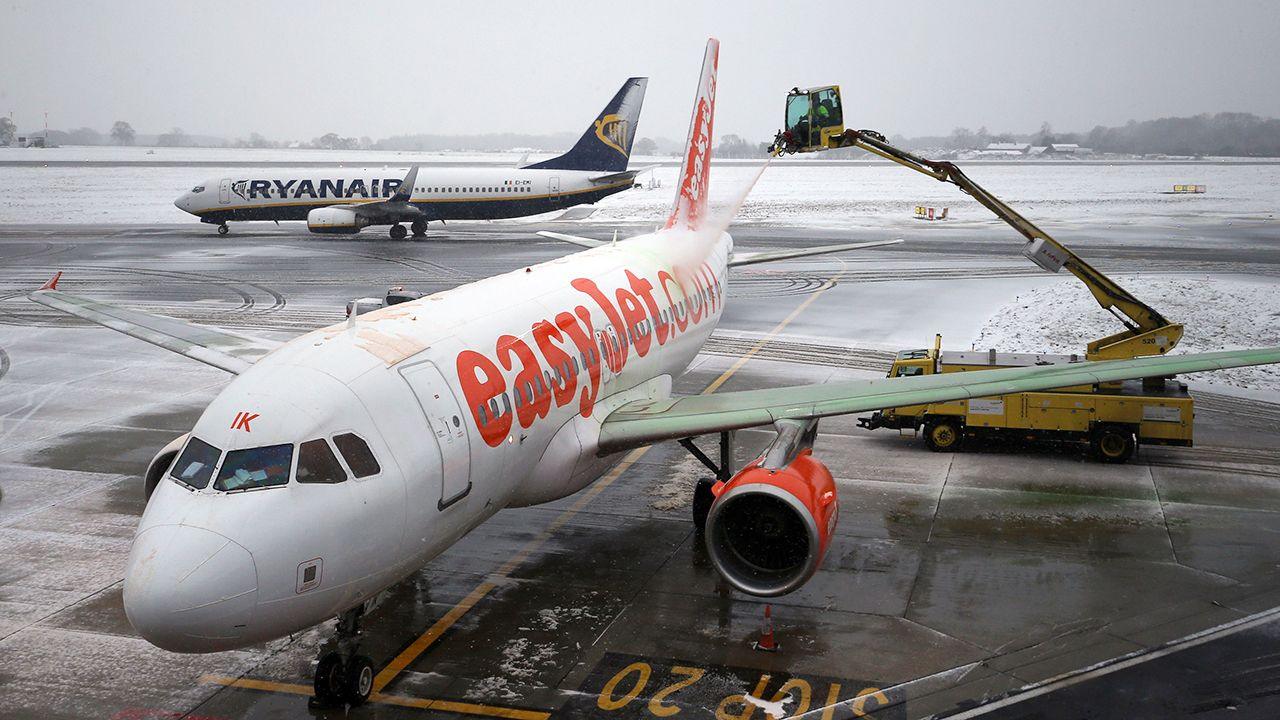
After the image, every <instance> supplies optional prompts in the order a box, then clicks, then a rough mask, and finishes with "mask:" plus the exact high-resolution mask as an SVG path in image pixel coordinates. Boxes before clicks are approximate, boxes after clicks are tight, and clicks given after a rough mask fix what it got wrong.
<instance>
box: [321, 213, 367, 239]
mask: <svg viewBox="0 0 1280 720" xmlns="http://www.w3.org/2000/svg"><path fill="white" fill-rule="evenodd" d="M367 225H369V219H368V218H366V217H363V216H361V215H360V214H359V213H357V212H356V211H355V210H351V209H349V208H343V207H322V208H316V209H315V210H312V211H311V212H309V213H307V229H308V230H310V231H311V232H313V233H337V234H351V233H357V232H360V228H362V227H365V226H367Z"/></svg>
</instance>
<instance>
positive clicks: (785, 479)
mask: <svg viewBox="0 0 1280 720" xmlns="http://www.w3.org/2000/svg"><path fill="white" fill-rule="evenodd" d="M766 465H767V458H766V457H761V458H760V459H759V460H757V461H755V462H753V463H751V464H750V465H748V466H747V467H745V468H743V469H742V470H741V471H740V472H739V473H738V474H737V475H734V476H733V477H732V478H730V479H729V481H728V482H722V483H716V485H715V486H714V487H713V488H712V493H713V494H714V495H715V498H716V499H715V502H713V503H712V505H711V511H710V513H708V515H707V528H706V543H707V551H708V552H709V553H710V555H711V562H712V563H713V564H714V565H715V567H716V570H718V571H719V572H720V574H721V575H722V576H724V578H725V579H726V580H728V581H729V583H730V584H731V585H733V586H734V587H735V588H737V589H739V590H741V591H743V592H745V593H749V594H751V595H758V596H762V597H774V596H777V595H785V594H786V593H789V592H791V591H792V590H795V589H796V588H798V587H800V586H801V585H803V584H804V583H805V581H806V580H808V579H809V578H810V577H811V576H812V575H813V574H814V573H815V572H816V571H817V570H818V566H819V565H820V564H822V557H823V555H825V554H826V552H827V545H828V544H829V543H830V540H831V535H832V533H834V532H835V529H836V516H837V515H838V513H839V507H838V506H839V502H838V500H837V499H836V484H835V481H834V480H833V479H832V478H831V472H830V471H829V470H827V467H826V466H825V465H823V464H822V463H821V462H819V461H818V459H817V458H815V457H813V450H812V449H809V448H805V449H803V450H800V451H799V452H798V453H797V454H796V455H795V459H794V460H792V461H791V462H790V463H788V464H787V465H785V466H783V467H781V468H777V469H770V468H769V467H766Z"/></svg>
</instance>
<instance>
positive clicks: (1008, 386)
mask: <svg viewBox="0 0 1280 720" xmlns="http://www.w3.org/2000/svg"><path fill="white" fill-rule="evenodd" d="M1271 363H1280V347H1273V348H1261V349H1256V350H1229V351H1226V352H1213V353H1200V354H1195V355H1163V356H1158V357H1146V358H1137V359H1132V360H1108V361H1103V362H1080V363H1068V364H1063V365H1042V366H1037V367H1019V368H1001V369H995V370H977V371H973V372H964V373H942V374H938V375H922V376H915V377H900V378H883V379H877V380H860V381H852V382H843V383H827V384H822V385H800V386H794V387H782V388H771V389H767V390H743V391H739V392H729V393H717V394H714V395H697V396H693V397H685V398H668V399H665V400H656V401H648V400H646V401H639V402H633V403H629V404H627V405H623V406H622V407H620V408H618V409H617V410H615V411H614V412H613V413H611V414H610V415H609V416H608V417H607V418H605V420H604V423H603V424H602V426H601V428H600V452H601V454H605V453H612V452H618V451H621V450H626V449H629V448H633V447H639V446H642V445H649V444H651V443H655V442H658V441H659V440H671V439H679V438H687V437H693V436H696V435H705V434H708V433H716V432H724V431H728V430H737V429H740V428H748V427H756V426H760V425H770V424H772V423H775V422H777V421H779V420H786V419H794V420H805V419H810V418H823V417H831V416H833V415H848V414H850V413H856V412H865V411H867V410H879V409H882V408H887V407H902V406H904V405H921V404H925V403H935V402H946V401H949V400H963V399H966V398H979V397H989V396H993V395H1004V394H1006V393H1015V392H1031V391H1036V390H1050V389H1053V388H1061V387H1070V386H1072V385H1092V384H1094V383H1100V382H1110V381H1116V380H1133V379H1136V378H1144V377H1157V376H1160V377H1163V376H1168V375H1178V374H1183V373H1193V372H1203V371H1206V370H1222V369H1225V368H1233V367H1243V366H1246V365H1268V364H1271Z"/></svg>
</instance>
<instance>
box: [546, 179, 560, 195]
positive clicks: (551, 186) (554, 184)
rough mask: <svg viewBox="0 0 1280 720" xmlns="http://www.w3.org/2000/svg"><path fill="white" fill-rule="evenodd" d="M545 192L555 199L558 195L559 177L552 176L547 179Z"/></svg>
mask: <svg viewBox="0 0 1280 720" xmlns="http://www.w3.org/2000/svg"><path fill="white" fill-rule="evenodd" d="M547 193H548V194H549V195H551V199H552V200H555V199H556V198H558V197H560V178H559V177H553V178H551V179H550V180H548V181H547Z"/></svg>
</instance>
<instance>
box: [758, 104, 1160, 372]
mask: <svg viewBox="0 0 1280 720" xmlns="http://www.w3.org/2000/svg"><path fill="white" fill-rule="evenodd" d="M839 92H840V90H839V88H838V87H835V86H828V87H825V88H819V89H815V90H804V91H801V90H793V91H792V93H791V95H790V96H789V97H788V105H787V108H788V129H787V130H785V131H782V132H779V133H778V136H777V138H776V139H775V140H774V144H773V146H772V147H771V148H770V152H771V153H773V154H774V155H781V154H789V153H796V152H816V151H820V150H834V149H836V148H846V147H857V148H861V149H863V150H866V151H867V152H870V153H873V154H875V155H878V156H880V157H882V158H884V159H886V160H891V161H893V162H895V163H897V164H899V165H902V166H903V167H906V168H910V169H912V170H915V171H916V172H918V173H921V174H923V175H928V176H929V177H931V178H933V179H935V180H939V181H941V182H945V183H951V184H952V185H955V186H956V187H958V188H960V189H961V190H962V191H963V192H965V193H966V194H968V195H969V196H970V197H972V198H973V199H974V200H977V201H978V202H979V203H981V204H982V205H983V206H984V207H986V208H987V209H988V210H990V211H991V212H993V213H995V214H996V217H998V218H1000V219H1001V220H1003V221H1005V222H1006V223H1008V224H1009V225H1010V226H1012V227H1013V228H1014V229H1015V230H1017V231H1018V232H1019V233H1021V234H1022V235H1023V237H1025V238H1027V243H1026V245H1024V246H1023V250H1022V252H1023V254H1024V255H1026V256H1027V257H1028V258H1029V259H1030V260H1031V261H1032V262H1034V263H1036V264H1037V265H1039V266H1040V267H1042V268H1044V269H1045V270H1048V271H1049V272H1058V271H1059V270H1061V269H1062V268H1064V267H1065V268H1066V269H1067V270H1068V271H1070V272H1071V274H1072V275H1075V276H1076V277H1077V278H1079V279H1080V281H1081V282H1083V283H1084V284H1085V287H1087V288H1089V292H1090V293H1091V294H1092V295H1093V297H1094V299H1095V300H1097V301H1098V304H1099V305H1101V306H1102V307H1103V308H1105V309H1106V310H1108V311H1109V312H1111V314H1112V315H1115V316H1116V318H1117V319H1118V320H1120V322H1121V323H1123V324H1124V326H1125V330H1124V331H1122V332H1119V333H1116V334H1114V335H1111V336H1108V337H1105V338H1102V339H1100V340H1095V341H1093V342H1091V343H1089V345H1088V352H1087V354H1086V357H1087V358H1088V359H1090V360H1113V359H1121V358H1132V357H1140V356H1144V355H1161V354H1164V353H1166V352H1168V351H1169V350H1170V349H1172V348H1173V347H1174V346H1175V345H1177V344H1178V341H1179V340H1180V339H1181V338H1182V325H1181V324H1178V323H1171V322H1169V321H1168V320H1167V319H1166V318H1165V317H1164V316H1163V315H1161V314H1160V313H1159V312H1157V311H1156V310H1155V309H1154V308H1152V307H1150V306H1149V305H1147V304H1146V303H1144V302H1142V301H1141V300H1139V299H1138V298H1136V297H1134V296H1133V295H1132V294H1130V293H1129V292H1128V291H1127V290H1125V289H1124V288H1122V287H1120V285H1118V284H1116V282H1115V281H1114V280H1112V279H1111V278H1109V277H1107V276H1106V275H1103V274H1102V273H1101V272H1099V271H1098V270H1097V269H1095V268H1094V267H1093V266H1091V265H1089V264H1088V263H1087V262H1085V261H1084V260H1083V259H1081V258H1080V256H1078V255H1076V254H1075V253H1074V252H1072V251H1071V250H1069V249H1067V247H1066V246H1064V245H1062V244H1061V243H1059V242H1058V241H1057V240H1054V239H1053V238H1052V237H1050V236H1049V234H1048V233H1046V232H1045V231H1043V230H1041V229H1040V228H1039V227H1036V225H1035V224H1034V223H1032V222H1031V221H1030V220H1027V219H1026V218H1025V217H1023V216H1022V215H1020V214H1018V212H1017V211H1015V210H1014V209H1013V208H1011V207H1009V206H1008V205H1007V204H1005V203H1004V202H1003V201H1002V200H1000V199H999V198H997V197H996V196H994V195H992V194H991V193H989V192H987V191H986V190H985V189H983V188H982V186H980V185H978V183H976V182H974V181H973V180H971V179H970V178H969V176H968V175H965V174H964V172H963V171H961V170H960V168H959V167H957V166H956V165H955V164H954V163H949V162H935V161H932V160H926V159H924V158H921V157H919V156H917V155H914V154H912V153H909V152H907V151H905V150H900V149H898V148H896V147H894V146H892V145H890V144H889V143H888V142H886V141H885V138H884V136H883V135H881V134H880V133H877V132H874V131H872V130H853V129H849V130H844V129H843V123H842V122H841V119H840V110H839ZM802 98H804V99H805V100H803V101H802ZM824 105H825V106H826V107H825V109H824V108H823V106H824ZM806 106H807V108H808V110H809V112H808V113H807V115H806V114H805V113H804V112H803V111H804V109H805V107H806ZM797 108H798V110H797ZM819 111H821V115H819Z"/></svg>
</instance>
